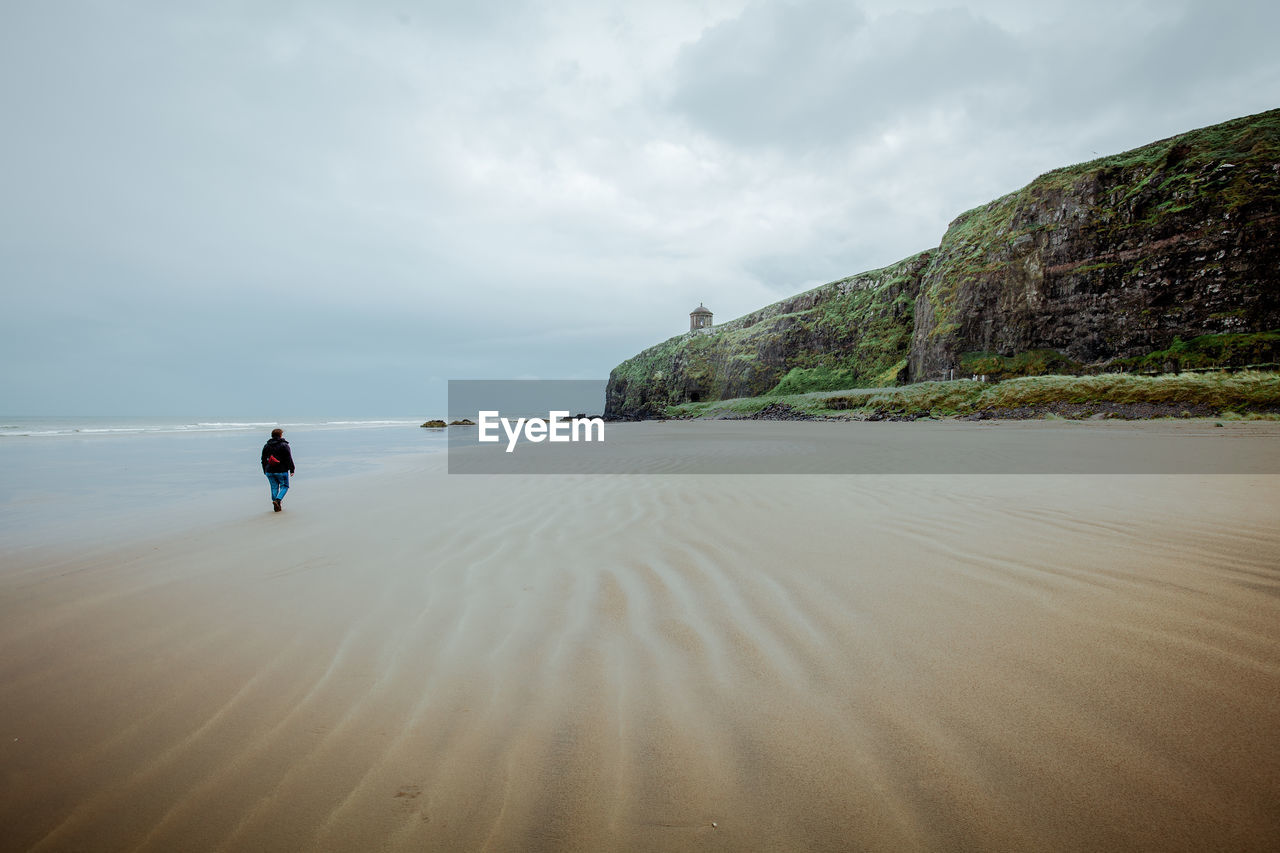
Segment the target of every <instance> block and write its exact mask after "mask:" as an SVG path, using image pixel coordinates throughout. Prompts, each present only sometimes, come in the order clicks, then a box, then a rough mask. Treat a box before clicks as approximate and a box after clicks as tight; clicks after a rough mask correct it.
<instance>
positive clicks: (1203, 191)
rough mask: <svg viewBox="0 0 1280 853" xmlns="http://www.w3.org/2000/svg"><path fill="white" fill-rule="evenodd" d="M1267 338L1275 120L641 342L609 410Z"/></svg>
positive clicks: (1090, 176)
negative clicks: (1210, 340)
mask: <svg viewBox="0 0 1280 853" xmlns="http://www.w3.org/2000/svg"><path fill="white" fill-rule="evenodd" d="M1270 329H1280V110H1273V111H1270V112H1266V113H1262V114H1259V115H1256V116H1249V117H1246V118H1241V119H1236V120H1234V121H1230V122H1226V123H1224V124H1220V125H1215V126H1213V127H1209V128H1204V129H1201V130H1196V131H1192V132H1190V133H1186V134H1182V135H1180V136H1177V137H1173V138H1172V139H1166V140H1162V141H1160V142H1156V143H1153V144H1151V145H1147V146H1144V147H1142V148H1139V149H1136V150H1134V151H1130V152H1127V153H1124V154H1119V155H1115V156H1112V157H1104V158H1102V159H1099V160H1094V161H1092V162H1089V163H1083V164H1080V165H1077V166H1072V167H1069V168H1065V169H1059V170H1056V171H1053V172H1049V173H1048V174H1045V175H1041V176H1040V177H1039V178H1037V179H1036V180H1035V181H1033V182H1032V183H1031V184H1029V185H1028V186H1026V187H1024V188H1023V189H1021V190H1019V191H1017V192H1014V193H1010V194H1009V195H1006V196H1004V197H1002V198H999V199H996V200H995V201H993V202H991V203H989V204H987V205H984V206H983V207H980V208H977V209H975V210H971V211H969V212H967V213H964V214H961V215H960V216H959V217H958V218H956V220H955V221H954V222H952V223H951V225H950V227H949V228H948V229H947V232H946V234H945V235H944V236H943V238H942V242H941V244H940V245H939V246H938V248H936V249H933V250H930V251H927V252H922V253H920V254H918V255H915V256H913V257H911V258H907V259H906V260H903V261H900V262H898V263H897V264H893V265H891V266H888V267H885V268H884V269H881V270H876V271H873V272H868V273H862V274H859V275H855V276H851V277H849V278H846V279H842V280H840V281H836V282H832V283H830V284H825V285H822V286H821V287H818V288H814V289H813V290H810V291H807V292H805V293H802V294H799V295H798V296H793V297H791V298H790V299H785V300H783V301H781V302H778V303H776V304H774V305H770V306H768V307H766V308H763V309H761V310H759V311H756V312H753V313H752V314H748V315H746V316H745V317H740V318H738V319H737V320H734V321H731V322H729V323H725V324H723V325H720V326H717V327H716V328H715V330H714V331H713V332H712V333H711V334H693V335H688V334H686V335H680V336H678V337H675V338H672V339H670V340H668V341H666V342H664V343H662V344H659V345H657V346H655V347H652V348H650V349H647V350H645V351H644V352H642V353H640V354H638V355H636V356H634V357H633V358H631V359H628V360H627V361H625V362H623V363H622V364H620V365H618V367H617V368H615V369H614V370H613V372H612V373H611V374H610V379H609V386H608V390H607V392H606V414H607V415H609V416H611V417H637V416H646V415H652V414H659V413H660V412H661V410H662V409H663V408H664V407H665V406H666V405H669V404H672V403H681V402H688V401H696V400H709V399H724V398H728V397H740V396H754V395H760V394H766V393H770V392H777V393H790V392H797V391H806V390H818V389H828V388H848V387H860V386H861V387H866V386H877V385H892V384H899V383H902V382H912V381H921V380H926V379H938V378H943V377H944V376H947V375H950V371H955V372H956V373H957V374H964V375H967V374H969V373H988V374H995V375H996V376H1003V375H1017V374H1025V373H1034V372H1048V371H1054V372H1068V373H1079V372H1089V371H1096V370H1101V369H1106V368H1108V367H1109V366H1112V365H1119V364H1125V363H1135V362H1136V361H1138V360H1140V359H1141V358H1142V357H1143V356H1146V355H1147V354H1148V353H1152V352H1153V351H1156V350H1164V349H1166V348H1168V347H1169V346H1170V345H1171V344H1173V343H1175V339H1186V338H1193V337H1197V336H1204V335H1219V334H1228V333H1234V334H1235V335H1240V334H1242V333H1243V334H1248V333H1259V332H1263V331H1266V330H1270ZM1233 340H1235V339H1233ZM1245 349H1246V350H1247V347H1246V348H1245Z"/></svg>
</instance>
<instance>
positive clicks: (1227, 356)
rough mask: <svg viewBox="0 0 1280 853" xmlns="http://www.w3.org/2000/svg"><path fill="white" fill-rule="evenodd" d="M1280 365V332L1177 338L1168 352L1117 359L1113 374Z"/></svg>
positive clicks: (1111, 365) (1164, 350)
mask: <svg viewBox="0 0 1280 853" xmlns="http://www.w3.org/2000/svg"><path fill="white" fill-rule="evenodd" d="M1277 362H1280V329H1277V330H1275V331H1271V332H1254V333H1248V334H1223V335H1200V336H1198V337H1195V338H1192V339H1191V340H1188V341H1184V340H1182V338H1179V337H1175V338H1174V339H1173V343H1172V344H1170V345H1169V346H1168V348H1166V349H1162V350H1157V351H1155V352H1151V353H1147V354H1146V355H1144V356H1139V357H1137V358H1124V359H1117V360H1116V361H1113V362H1111V363H1110V364H1109V365H1108V369H1111V370H1127V371H1130V372H1133V373H1156V372H1159V371H1162V370H1165V369H1167V368H1166V365H1170V364H1171V365H1172V366H1173V367H1174V369H1177V370H1200V369H1212V368H1216V367H1270V366H1271V365H1274V364H1276V363H1277Z"/></svg>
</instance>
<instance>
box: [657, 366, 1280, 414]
mask: <svg viewBox="0 0 1280 853" xmlns="http://www.w3.org/2000/svg"><path fill="white" fill-rule="evenodd" d="M777 403H783V404H786V405H788V406H791V407H792V408H794V409H795V410H796V411H797V412H799V413H801V414H804V415H810V416H814V417H858V416H863V417H865V416H866V415H870V414H881V415H884V414H889V415H907V416H916V417H960V416H965V415H973V414H978V413H984V412H985V413H987V414H989V415H996V416H998V415H1000V414H1002V413H1003V414H1009V413H1011V412H1012V413H1014V414H1019V415H1020V416H1022V417H1035V416H1037V415H1040V416H1045V417H1049V416H1054V415H1055V414H1056V412H1054V411H1052V409H1053V408H1054V407H1058V408H1061V407H1062V406H1064V405H1065V406H1068V407H1069V408H1071V409H1074V410H1075V411H1072V412H1069V413H1068V414H1069V416H1070V415H1072V414H1076V413H1078V414H1079V415H1080V416H1089V415H1090V414H1095V413H1096V414H1106V413H1107V412H1108V411H1109V410H1114V409H1115V408H1116V407H1122V406H1135V405H1136V406H1144V405H1145V406H1152V407H1157V409H1158V410H1159V412H1161V413H1162V412H1170V413H1173V414H1178V413H1180V412H1182V411H1183V410H1187V411H1191V410H1200V411H1212V412H1214V413H1215V414H1217V413H1220V414H1221V416H1222V417H1228V418H1229V417H1250V416H1253V417H1256V416H1259V415H1265V416H1269V417H1275V416H1277V414H1278V413H1280V373H1267V372H1261V371H1242V372H1239V373H1183V374H1168V375H1164V376H1133V375H1129V374H1103V375H1098V376H1031V377H1024V378H1020V379H1010V380H1008V381H1006V382H999V383H995V384H991V383H983V382H974V381H972V380H958V381H954V382H921V383H918V384H916V385H908V386H905V387H902V388H891V389H852V390H847V391H836V392H817V393H808V394H791V395H785V396H768V397H748V398H738V399H733V400H720V401H714V402H704V403H686V404H684V405H679V406H670V407H668V408H667V410H666V414H667V416H668V417H672V418H714V417H734V416H746V415H751V414H754V413H756V412H759V411H760V410H762V409H764V408H765V407H766V406H770V405H773V404H777Z"/></svg>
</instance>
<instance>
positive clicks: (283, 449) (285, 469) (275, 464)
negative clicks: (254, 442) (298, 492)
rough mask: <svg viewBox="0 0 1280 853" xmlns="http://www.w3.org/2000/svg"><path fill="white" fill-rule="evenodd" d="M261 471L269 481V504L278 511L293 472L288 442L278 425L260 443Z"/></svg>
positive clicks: (280, 508)
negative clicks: (262, 442) (261, 443)
mask: <svg viewBox="0 0 1280 853" xmlns="http://www.w3.org/2000/svg"><path fill="white" fill-rule="evenodd" d="M262 473H264V474H266V475H267V481H268V482H269V483H271V506H272V507H274V509H275V511H276V512H280V510H282V509H283V507H282V506H280V502H281V501H282V500H284V493H285V492H287V491H289V475H290V474H293V473H295V472H294V468H293V452H292V451H291V450H289V442H287V441H285V440H284V430H282V429H280V428H278V427H277V428H276V429H273V430H272V431H271V438H269V439H267V443H266V444H264V445H262Z"/></svg>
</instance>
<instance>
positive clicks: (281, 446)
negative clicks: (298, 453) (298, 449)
mask: <svg viewBox="0 0 1280 853" xmlns="http://www.w3.org/2000/svg"><path fill="white" fill-rule="evenodd" d="M268 456H274V457H275V458H276V459H277V460H279V461H277V462H268V461H267V457H268ZM285 471H288V472H289V473H290V474H292V473H293V454H292V453H290V452H289V442H287V441H285V440H284V439H283V438H269V439H267V443H266V444H264V445H262V472H263V473H264V474H283V473H284V472H285Z"/></svg>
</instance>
